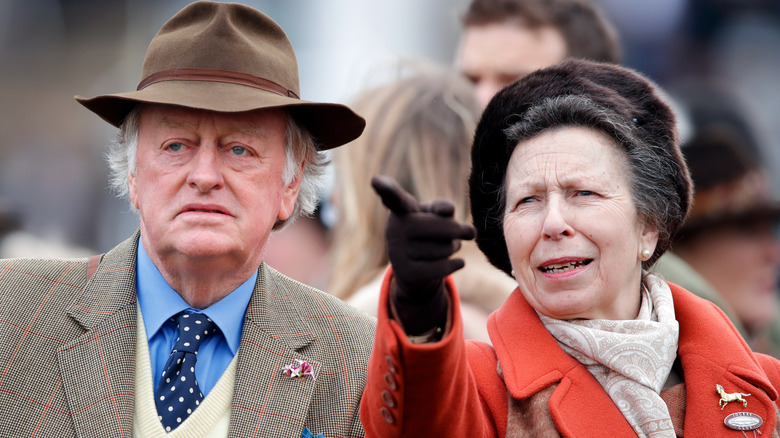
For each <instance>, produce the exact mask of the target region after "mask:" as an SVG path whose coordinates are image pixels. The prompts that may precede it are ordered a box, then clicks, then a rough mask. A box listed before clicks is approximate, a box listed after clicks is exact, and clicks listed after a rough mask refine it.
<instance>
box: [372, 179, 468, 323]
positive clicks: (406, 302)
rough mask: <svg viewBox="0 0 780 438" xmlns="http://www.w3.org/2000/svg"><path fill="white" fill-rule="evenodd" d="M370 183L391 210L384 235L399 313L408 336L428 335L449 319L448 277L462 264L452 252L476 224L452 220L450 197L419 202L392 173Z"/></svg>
mask: <svg viewBox="0 0 780 438" xmlns="http://www.w3.org/2000/svg"><path fill="white" fill-rule="evenodd" d="M371 186H372V187H373V188H374V190H375V191H376V192H377V194H379V196H380V197H381V198H382V203H383V204H384V205H385V206H386V207H387V208H389V209H390V217H389V219H388V222H387V228H386V230H385V237H386V239H387V252H388V257H389V258H390V264H391V265H392V266H393V274H394V277H395V278H394V280H395V283H394V290H393V293H392V297H393V301H394V304H395V308H396V312H397V314H398V316H399V318H400V319H401V324H402V325H403V326H404V330H405V331H406V333H407V334H409V335H416V334H420V333H424V332H426V331H428V330H429V329H431V328H433V327H436V326H437V325H438V324H441V322H442V321H443V320H446V317H447V315H446V312H447V299H446V295H445V292H444V277H446V276H447V275H449V274H451V273H453V272H455V271H457V270H458V269H460V268H462V267H463V266H464V262H463V260H462V259H451V258H450V256H451V255H452V254H453V253H454V252H455V251H457V250H458V249H459V248H460V241H461V240H462V239H466V240H470V239H473V238H474V236H475V231H474V227H472V226H471V225H468V224H461V223H458V222H457V221H456V220H455V219H453V214H454V213H455V206H454V205H453V204H452V203H451V202H450V201H447V200H444V199H437V200H435V201H433V202H431V203H430V204H420V203H419V202H418V201H417V199H415V198H414V196H412V195H411V194H409V193H408V192H406V191H405V190H404V189H402V188H401V187H400V186H399V185H398V184H397V183H396V182H395V180H393V179H392V178H390V177H388V176H375V177H374V178H372V179H371Z"/></svg>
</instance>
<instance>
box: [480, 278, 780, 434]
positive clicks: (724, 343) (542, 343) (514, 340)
mask: <svg viewBox="0 0 780 438" xmlns="http://www.w3.org/2000/svg"><path fill="white" fill-rule="evenodd" d="M669 286H670V288H671V290H672V296H673V299H674V306H675V314H676V318H677V320H678V322H679V323H680V340H679V346H678V358H680V360H681V364H682V367H683V373H684V378H685V384H686V393H687V398H686V418H685V429H686V430H687V431H690V433H695V435H696V436H729V435H728V433H730V432H733V433H734V434H735V435H734V436H735V437H736V436H738V435H739V436H741V432H739V431H732V430H730V429H727V428H726V427H725V426H724V424H723V419H724V418H725V417H726V415H728V414H730V413H734V412H743V411H745V412H752V413H754V414H757V415H759V416H760V417H761V418H762V419H763V420H764V425H763V426H762V427H761V430H762V432H763V431H766V430H770V431H771V430H774V427H775V421H776V419H775V406H774V403H773V401H774V400H776V399H777V392H776V391H775V389H774V388H773V387H772V384H771V382H770V381H769V379H768V378H767V376H766V374H765V373H764V372H763V370H762V369H761V367H760V365H759V363H758V361H757V360H756V358H755V356H754V355H753V353H752V352H751V351H750V349H749V347H748V346H747V344H746V343H745V342H744V340H743V339H742V338H741V336H739V333H738V332H737V330H736V329H735V328H734V326H733V325H732V324H731V323H730V322H729V321H728V319H727V318H726V316H725V315H724V314H723V312H721V311H720V309H718V308H717V307H715V305H713V304H711V303H710V302H708V301H706V300H703V299H701V298H698V297H696V296H695V295H693V294H691V293H690V292H688V291H686V290H684V289H683V288H681V287H679V286H676V285H674V284H671V283H670V284H669ZM488 332H489V333H490V338H491V341H492V342H493V346H494V348H495V350H496V355H497V357H498V361H499V362H500V364H501V367H502V371H503V376H504V381H505V383H506V386H507V389H508V391H509V393H510V394H511V395H512V396H513V397H514V398H516V399H523V398H528V397H530V396H532V395H534V394H536V393H537V392H539V391H540V390H542V389H544V388H546V387H548V386H550V385H552V384H555V383H557V382H560V383H559V385H558V388H556V390H555V392H554V393H553V395H552V397H551V398H550V413H551V415H552V417H553V420H554V421H555V423H556V426H557V427H558V430H559V431H560V432H561V433H562V435H564V436H567V435H571V436H585V435H588V434H589V433H591V432H592V431H593V430H610V431H620V430H624V431H626V434H628V435H626V434H623V433H615V435H616V436H624V435H626V436H630V435H631V434H632V431H631V428H630V426H629V425H628V422H627V421H625V419H624V418H623V416H622V414H620V412H619V410H618V409H617V407H616V406H615V404H614V403H612V401H611V399H610V398H609V396H608V395H607V394H606V392H605V391H604V390H603V389H602V388H601V386H600V385H599V384H598V382H597V381H596V380H595V379H594V378H593V377H592V376H591V375H590V373H589V372H588V371H587V370H586V369H585V368H584V367H583V366H582V365H581V364H580V363H579V362H577V361H576V360H575V359H574V358H572V357H571V356H569V355H568V354H566V352H564V351H563V349H561V348H560V347H559V346H558V343H557V342H556V341H555V339H554V338H553V337H552V335H550V333H549V332H548V331H547V329H546V328H545V327H544V324H543V323H542V322H541V320H540V319H539V317H538V316H537V315H536V312H535V311H534V310H533V308H532V307H531V306H530V305H529V304H528V302H527V301H526V300H525V298H524V297H523V295H522V293H521V292H520V290H519V289H516V290H515V291H514V292H513V294H512V295H511V296H510V297H509V299H508V300H507V302H506V303H505V304H504V306H503V307H502V308H501V309H499V310H498V311H496V312H494V313H493V314H492V315H491V317H490V319H489V321H488ZM716 384H720V385H722V386H724V387H725V388H726V392H728V393H734V392H743V393H749V394H752V395H751V396H750V397H747V399H748V406H747V408H743V406H742V405H741V404H739V406H737V403H730V404H729V405H727V406H726V407H725V408H724V409H723V411H720V406H718V400H719V399H720V396H719V395H718V393H717V392H716V391H715V385H716ZM583 412H598V415H592V416H587V415H582V413H583ZM581 417H590V418H595V419H597V420H598V421H597V423H599V424H601V426H595V427H598V429H590V430H589V429H588V428H589V427H594V425H592V424H590V423H591V422H590V421H589V419H588V418H581ZM626 428H628V429H627V430H626ZM694 431H695V432H694Z"/></svg>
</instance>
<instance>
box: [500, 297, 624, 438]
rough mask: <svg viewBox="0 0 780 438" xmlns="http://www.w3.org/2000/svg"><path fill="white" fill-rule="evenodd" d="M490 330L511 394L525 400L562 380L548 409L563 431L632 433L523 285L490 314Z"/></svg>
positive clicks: (557, 426)
mask: <svg viewBox="0 0 780 438" xmlns="http://www.w3.org/2000/svg"><path fill="white" fill-rule="evenodd" d="M488 333H489V334H490V339H491V341H492V342H493V347H494V348H495V350H496V355H497V357H498V361H499V363H500V364H501V368H502V372H503V377H504V382H505V383H506V387H507V390H508V391H509V393H510V394H511V395H512V397H514V398H515V399H526V398H529V397H531V396H533V395H535V394H536V393H538V392H539V391H541V390H542V389H544V388H547V387H549V386H552V385H554V384H556V383H557V384H558V386H557V387H556V388H555V391H554V392H553V394H552V395H551V397H550V402H549V408H550V415H551V416H552V418H553V421H554V422H555V426H556V428H557V429H558V431H559V432H560V433H561V435H562V436H589V435H592V434H593V431H594V430H609V431H610V432H613V433H614V435H615V436H632V435H633V434H634V432H633V429H632V428H631V426H630V425H629V424H628V421H626V420H625V418H624V417H623V415H622V414H621V413H620V411H619V410H618V408H617V406H615V404H614V403H613V402H612V399H611V398H610V397H609V395H608V394H607V393H606V392H605V391H604V390H603V389H602V387H601V385H600V384H599V383H598V382H597V381H596V379H595V378H594V377H593V376H592V375H591V374H590V372H588V370H587V369H586V368H585V367H584V366H582V364H580V363H579V362H578V361H577V360H576V359H574V358H573V357H571V356H569V355H568V354H566V352H565V351H563V349H562V348H561V347H560V346H559V345H558V342H557V341H556V340H555V338H553V337H552V335H551V334H550V332H548V331H547V329H546V328H545V327H544V324H543V323H542V321H541V320H540V319H539V317H538V316H537V314H536V312H535V311H534V310H533V308H532V307H531V306H530V305H529V304H528V302H527V301H526V300H525V298H524V297H523V294H522V293H521V292H520V289H515V291H514V292H513V293H512V295H511V296H510V297H509V299H508V300H507V302H506V303H505V304H504V306H502V307H501V308H500V309H499V310H498V311H496V312H494V313H493V314H492V315H491V316H490V319H489V320H488ZM586 412H593V413H597V414H594V415H583V413H586Z"/></svg>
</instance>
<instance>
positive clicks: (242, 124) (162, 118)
mask: <svg viewBox="0 0 780 438" xmlns="http://www.w3.org/2000/svg"><path fill="white" fill-rule="evenodd" d="M284 115H285V111H284V110H282V109H278V108H267V109H259V110H253V111H247V112H237V113H225V112H217V111H210V110H201V109H196V108H186V107H179V106H173V105H148V106H146V107H144V108H143V112H142V116H141V120H142V121H146V122H147V123H151V124H152V125H153V126H156V127H162V128H170V129H185V130H197V129H198V128H199V127H200V126H201V125H202V124H203V123H214V124H216V125H217V126H219V127H220V129H223V130H229V131H235V132H241V133H244V134H246V135H252V136H257V135H260V134H262V133H263V132H264V131H265V129H266V128H267V127H268V125H269V124H270V123H271V121H272V120H273V121H275V120H276V119H277V118H278V117H284ZM142 126H143V123H142Z"/></svg>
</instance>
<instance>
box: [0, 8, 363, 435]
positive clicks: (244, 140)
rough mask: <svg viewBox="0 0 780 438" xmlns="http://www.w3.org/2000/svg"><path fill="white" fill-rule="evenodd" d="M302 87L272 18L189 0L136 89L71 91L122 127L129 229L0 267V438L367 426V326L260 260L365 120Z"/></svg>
mask: <svg viewBox="0 0 780 438" xmlns="http://www.w3.org/2000/svg"><path fill="white" fill-rule="evenodd" d="M299 94H300V85H299V81H298V63H297V60H296V57H295V52H294V50H293V47H292V45H291V43H290V41H289V39H288V38H287V36H286V34H285V33H284V31H283V30H282V29H281V27H279V26H278V25H277V23H276V22H274V21H273V20H272V19H271V18H269V17H268V16H266V15H265V14H263V13H261V12H260V11H258V10H256V9H253V8H251V7H248V6H244V5H240V4H236V3H218V2H211V1H198V2H194V3H191V4H189V5H187V6H186V7H185V8H184V9H182V10H181V11H179V12H178V13H176V14H175V15H174V16H173V17H172V18H170V19H169V20H168V21H167V22H166V23H165V24H164V25H163V26H162V27H161V28H160V30H159V31H158V32H157V34H156V35H155V36H154V38H153V39H152V41H151V43H150V44H149V48H148V50H147V52H146V57H145V60H144V63H143V70H142V76H141V81H140V83H139V84H138V87H137V88H136V89H135V90H134V91H130V92H125V93H116V94H104V95H99V96H96V97H93V98H84V97H80V96H77V97H76V99H77V101H78V102H79V103H81V104H82V105H83V106H84V107H86V108H87V109H89V110H90V111H92V112H93V113H95V114H96V115H98V116H100V117H101V118H102V119H103V120H105V121H106V122H108V123H109V124H111V125H112V126H114V127H116V128H119V138H118V140H117V142H116V143H114V144H113V145H112V147H111V149H110V150H109V153H108V161H109V165H110V167H111V170H112V183H113V188H114V189H116V190H117V191H118V193H119V194H121V195H122V196H123V197H127V199H128V200H129V201H130V205H131V207H132V208H133V209H134V211H137V213H138V217H139V219H140V227H139V229H138V230H136V231H135V232H134V233H133V234H132V235H131V236H130V237H129V238H127V239H126V240H125V241H124V242H122V243H120V244H119V245H117V246H116V247H114V248H113V249H111V250H110V251H108V252H107V253H105V254H104V255H98V256H94V257H90V258H89V259H87V258H81V259H6V260H3V261H2V262H0V303H2V305H1V306H0V339H2V342H1V343H0V370H2V372H1V373H0V431H2V432H0V435H3V436H14V437H16V436H34V435H40V436H58V437H70V436H92V437H97V436H101V437H102V436H124V437H130V436H139V437H151V436H154V437H160V436H166V434H167V433H169V432H174V433H175V434H176V435H177V436H192V437H195V436H197V437H202V436H210V437H226V436H241V437H243V436H252V435H257V434H258V433H259V434H261V435H262V436H264V437H280V438H290V437H296V438H297V437H302V438H313V437H315V436H316V437H322V436H324V435H327V436H350V437H352V436H355V437H360V436H363V429H362V426H361V422H360V420H359V418H358V406H359V402H360V397H361V394H362V391H363V387H364V385H365V368H366V363H367V360H368V355H369V352H370V349H371V342H372V338H373V333H374V320H373V318H372V317H371V316H369V315H367V314H365V313H362V312H359V311H357V310H356V309H354V308H352V307H350V306H348V305H346V304H345V303H343V302H342V301H340V300H338V299H336V298H334V297H333V296H331V295H328V294H326V293H323V292H321V291H319V290H315V289H313V288H311V287H308V286H305V285H303V284H301V283H299V282H296V281H294V280H291V279H290V278H288V277H286V276H284V275H282V274H280V273H279V272H277V271H275V270H274V269H272V268H271V267H269V266H268V265H267V264H265V263H264V262H263V248H264V245H265V244H266V242H267V240H268V236H269V235H270V234H271V233H272V231H274V230H277V229H280V228H282V227H284V225H285V224H286V223H288V222H290V221H294V220H295V218H296V217H297V216H298V215H301V214H303V215H305V214H310V213H311V212H312V211H313V209H314V207H315V205H316V200H317V199H316V193H317V192H318V189H319V188H320V185H321V184H322V180H321V178H320V176H321V175H322V173H323V171H324V167H325V166H326V165H327V164H328V160H327V159H326V157H323V153H322V151H324V150H328V149H331V148H334V147H338V146H340V145H343V144H345V143H348V142H350V141H351V140H353V139H355V138H356V137H358V136H359V135H360V133H361V132H362V130H363V127H364V125H365V121H364V120H363V119H362V118H361V117H360V116H358V115H357V114H355V113H354V112H353V111H352V110H350V109H349V108H348V107H346V106H344V105H339V104H330V103H319V102H311V101H306V100H302V99H301V98H300V97H299ZM258 431H259V432H258Z"/></svg>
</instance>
